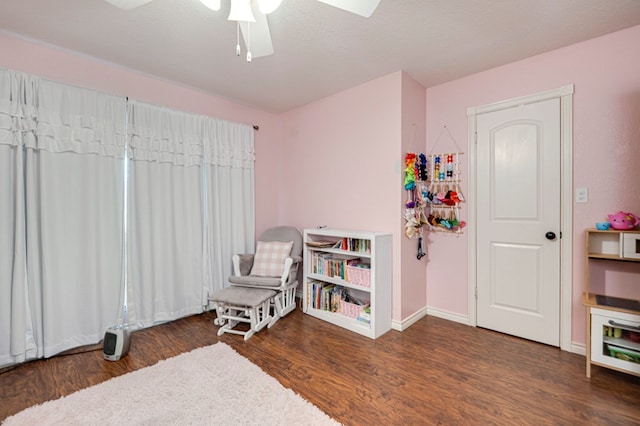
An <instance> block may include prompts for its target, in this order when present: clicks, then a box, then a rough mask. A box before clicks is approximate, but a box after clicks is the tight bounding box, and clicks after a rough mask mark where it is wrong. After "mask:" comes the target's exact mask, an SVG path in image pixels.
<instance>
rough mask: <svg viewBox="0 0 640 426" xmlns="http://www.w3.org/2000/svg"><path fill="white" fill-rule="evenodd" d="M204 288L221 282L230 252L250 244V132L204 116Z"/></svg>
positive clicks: (214, 287) (221, 285)
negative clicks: (205, 278)
mask: <svg viewBox="0 0 640 426" xmlns="http://www.w3.org/2000/svg"><path fill="white" fill-rule="evenodd" d="M203 129H204V164H205V175H204V181H205V188H206V194H205V206H206V212H207V215H206V219H207V220H206V231H207V232H206V233H207V241H206V243H207V246H208V247H207V250H208V252H209V256H208V258H207V259H208V260H210V263H209V264H206V265H205V276H206V277H207V280H206V282H207V284H208V285H207V288H206V291H207V292H209V293H212V292H214V291H216V290H219V289H221V288H224V287H226V283H227V279H228V277H229V275H231V273H232V263H231V259H232V257H233V255H234V254H238V253H253V252H254V250H255V237H254V236H255V200H254V198H255V197H254V164H255V150H254V132H253V128H252V127H251V126H248V125H244V124H238V123H230V122H226V121H222V120H215V119H204V123H203Z"/></svg>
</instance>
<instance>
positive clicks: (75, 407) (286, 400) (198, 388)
mask: <svg viewBox="0 0 640 426" xmlns="http://www.w3.org/2000/svg"><path fill="white" fill-rule="evenodd" d="M208 424H211V425H337V424H338V423H336V422H335V421H334V420H333V419H331V418H330V417H329V416H327V415H326V414H325V413H323V412H322V411H320V410H319V409H318V408H317V407H316V406H314V405H313V404H311V403H310V402H308V401H306V400H305V399H303V398H302V397H300V396H299V395H297V394H296V393H294V392H293V391H292V390H291V389H287V388H285V387H283V386H282V385H281V384H280V383H279V382H278V381H277V380H276V379H274V378H273V377H271V376H269V375H268V374H266V373H265V372H264V371H262V370H261V369H260V368H259V367H258V366H257V365H255V364H253V363H251V362H250V361H249V360H248V359H246V358H244V357H243V356H241V355H240V354H238V353H237V352H236V351H234V350H233V349H232V348H231V347H230V346H228V345H226V344H224V343H216V344H215V345H212V346H207V347H204V348H200V349H195V350H193V351H191V352H189V353H184V354H182V355H178V356H176V357H173V358H169V359H167V360H164V361H160V362H158V363H157V364H155V365H153V366H150V367H146V368H143V369H141V370H137V371H133V372H131V373H127V374H125V375H122V376H119V377H115V378H113V379H111V380H108V381H106V382H103V383H100V384H98V385H96V386H92V387H90V388H86V389H83V390H80V391H78V392H75V393H73V394H71V395H68V396H66V397H62V398H60V399H57V400H54V401H48V402H45V403H44V404H41V405H37V406H33V407H30V408H27V409H26V410H23V411H21V412H19V413H17V414H16V415H14V416H11V417H9V418H7V419H6V420H5V422H3V425H5V426H13V425H118V426H122V425H208Z"/></svg>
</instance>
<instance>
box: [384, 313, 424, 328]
mask: <svg viewBox="0 0 640 426" xmlns="http://www.w3.org/2000/svg"><path fill="white" fill-rule="evenodd" d="M425 315H427V310H426V309H421V310H419V311H418V312H416V313H414V314H413V315H411V316H409V317H408V318H406V319H404V320H402V321H396V320H392V321H391V329H392V330H396V331H404V330H406V329H407V328H409V327H411V326H412V325H413V324H415V323H416V321H418V320H420V318H422V317H424V316H425Z"/></svg>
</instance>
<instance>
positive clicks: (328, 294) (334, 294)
mask: <svg viewBox="0 0 640 426" xmlns="http://www.w3.org/2000/svg"><path fill="white" fill-rule="evenodd" d="M307 294H308V295H309V298H308V300H307V306H308V307H312V308H313V309H317V310H320V311H327V312H340V303H342V302H346V303H350V304H353V305H358V306H367V308H365V309H364V310H363V313H361V317H362V319H361V321H362V322H367V321H368V322H370V321H371V310H370V307H368V305H369V302H368V301H366V300H361V299H359V298H356V297H354V296H353V295H352V294H351V293H350V292H349V289H347V288H345V287H342V286H339V285H336V284H329V283H325V282H322V281H315V280H311V281H309V282H308V283H307Z"/></svg>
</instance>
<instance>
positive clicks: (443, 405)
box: [0, 311, 640, 425]
mask: <svg viewBox="0 0 640 426" xmlns="http://www.w3.org/2000/svg"><path fill="white" fill-rule="evenodd" d="M214 318H215V314H214V313H213V312H209V313H205V314H202V315H196V316H192V317H189V318H184V319H181V320H179V321H174V322H171V323H167V324H163V325H159V326H156V327H152V328H149V329H146V330H141V331H138V332H135V333H133V335H132V346H131V351H130V352H129V355H127V356H126V357H125V358H123V359H122V360H120V361H118V362H110V361H106V360H104V359H103V358H102V352H101V350H100V348H98V349H97V350H94V351H91V352H85V353H76V354H73V355H64V356H58V357H54V358H51V359H47V360H38V361H32V362H28V363H25V364H23V365H20V366H18V367H16V368H13V369H11V370H8V371H6V372H4V373H2V374H0V401H2V403H1V404H0V420H1V419H4V418H6V417H7V416H9V415H11V414H14V413H16V412H18V411H20V410H22V409H24V408H26V407H29V406H31V405H34V404H39V403H42V402H44V401H47V400H50V399H55V398H59V397H60V396H63V395H68V394H69V393H72V392H74V391H77V390H79V389H82V388H85V387H88V386H91V385H95V384H97V383H100V382H102V381H105V380H108V379H109V378H112V377H115V376H118V375H121V374H124V373H126V372H129V371H133V370H136V369H139V368H143V367H146V366H148V365H153V364H155V363H156V362H158V361H159V360H161V359H165V358H168V357H171V356H175V355H178V354H180V353H183V352H186V351H189V350H192V349H195V348H197V347H201V346H206V345H211V344H213V343H216V342H218V341H223V342H225V343H227V344H229V345H230V346H232V347H233V348H234V349H235V350H236V351H238V352H239V353H240V354H242V355H244V356H245V357H247V358H248V359H250V360H251V361H253V362H254V363H255V364H257V365H259V366H260V367H261V368H262V369H263V370H265V371H266V372H267V373H269V374H270V375H272V376H273V377H275V378H276V379H278V380H279V381H280V382H281V383H282V384H283V385H284V386H286V387H289V388H291V389H293V390H294V391H295V392H297V393H298V394H300V395H301V396H303V397H304V398H306V399H307V400H309V401H311V402H312V403H314V404H315V405H316V406H318V407H319V408H320V409H322V410H323V411H325V412H326V413H327V414H329V415H330V416H331V417H333V418H334V419H336V420H337V421H339V422H341V423H343V424H345V425H366V424H389V425H391V424H394V425H395V424H420V425H429V424H482V425H485V424H497V425H514V424H523V425H545V424H554V425H576V424H594V425H598V424H601V425H605V424H606V425H612V424H615V425H637V424H640V378H639V377H635V376H631V375H626V374H623V373H619V372H615V371H612V370H608V369H603V368H598V367H593V377H592V378H591V379H587V378H586V377H585V365H584V363H585V359H584V357H582V356H579V355H576V354H571V353H568V352H563V351H561V350H559V349H557V348H553V347H549V346H545V345H541V344H538V343H534V342H529V341H526V340H522V339H518V338H515V337H511V336H507V335H503V334H499V333H495V332H492V331H489V330H484V329H480V328H473V327H468V326H465V325H462V324H457V323H453V322H450V321H446V320H442V319H439V318H434V317H425V318H423V319H421V320H420V321H418V322H417V323H416V324H414V325H413V326H411V327H410V328H409V329H407V330H406V331H404V332H402V333H400V332H396V331H390V332H389V333H387V334H385V335H384V336H382V337H380V338H379V339H376V340H371V339H368V338H366V337H362V336H359V335H357V334H355V333H351V332H348V331H346V330H343V329H341V328H339V327H336V326H333V325H331V324H328V323H325V322H323V321H321V320H318V319H315V318H312V317H309V316H307V315H304V314H302V313H301V312H300V311H296V312H294V313H292V314H290V315H289V316H287V317H286V318H284V319H281V320H280V321H279V322H278V323H277V324H276V325H275V326H274V327H273V328H271V329H265V330H262V331H261V332H259V333H257V334H255V335H254V336H253V337H252V338H251V339H250V340H249V341H247V342H245V341H243V340H242V337H241V336H235V335H230V334H225V335H223V336H222V337H220V338H219V337H217V335H216V331H217V327H216V326H214V325H213V319H214ZM211 391H212V392H218V391H219V390H217V389H212V390H211Z"/></svg>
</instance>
